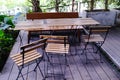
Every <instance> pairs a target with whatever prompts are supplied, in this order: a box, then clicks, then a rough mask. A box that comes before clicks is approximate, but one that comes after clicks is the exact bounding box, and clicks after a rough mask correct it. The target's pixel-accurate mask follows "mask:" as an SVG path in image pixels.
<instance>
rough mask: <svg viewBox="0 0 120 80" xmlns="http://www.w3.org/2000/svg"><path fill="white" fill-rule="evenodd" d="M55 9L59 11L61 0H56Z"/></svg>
mask: <svg viewBox="0 0 120 80" xmlns="http://www.w3.org/2000/svg"><path fill="white" fill-rule="evenodd" d="M55 11H56V12H59V0H56V1H55Z"/></svg>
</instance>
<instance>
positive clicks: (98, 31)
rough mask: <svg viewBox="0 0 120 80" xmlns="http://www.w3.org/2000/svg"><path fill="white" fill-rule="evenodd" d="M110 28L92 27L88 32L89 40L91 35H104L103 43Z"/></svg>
mask: <svg viewBox="0 0 120 80" xmlns="http://www.w3.org/2000/svg"><path fill="white" fill-rule="evenodd" d="M110 28H111V26H92V27H90V30H89V38H90V37H91V35H92V34H102V33H104V41H105V39H106V37H107V35H108V32H109V30H110Z"/></svg>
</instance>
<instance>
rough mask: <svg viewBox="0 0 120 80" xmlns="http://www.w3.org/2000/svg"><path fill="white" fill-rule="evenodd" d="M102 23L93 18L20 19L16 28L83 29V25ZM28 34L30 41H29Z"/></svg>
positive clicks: (34, 29)
mask: <svg viewBox="0 0 120 80" xmlns="http://www.w3.org/2000/svg"><path fill="white" fill-rule="evenodd" d="M98 24H100V23H99V22H97V21H96V20H94V19H92V18H60V19H59V18H58V19H38V20H37V19H36V20H26V21H20V22H19V23H17V24H16V27H15V30H26V31H28V32H29V33H30V32H32V31H34V32H35V31H44V30H71V29H83V27H82V26H86V25H98ZM29 36H30V35H28V42H29Z"/></svg>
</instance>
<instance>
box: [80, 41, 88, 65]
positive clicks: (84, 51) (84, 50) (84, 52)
mask: <svg viewBox="0 0 120 80" xmlns="http://www.w3.org/2000/svg"><path fill="white" fill-rule="evenodd" d="M87 45H88V42H87V43H86V44H85V48H84V49H83V52H82V53H81V54H85V57H86V64H87V60H88V57H87V52H86V49H87Z"/></svg>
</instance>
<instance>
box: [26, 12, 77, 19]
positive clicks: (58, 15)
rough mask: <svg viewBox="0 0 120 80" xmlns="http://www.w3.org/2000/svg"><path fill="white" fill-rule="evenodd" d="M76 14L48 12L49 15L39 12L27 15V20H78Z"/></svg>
mask: <svg viewBox="0 0 120 80" xmlns="http://www.w3.org/2000/svg"><path fill="white" fill-rule="evenodd" d="M78 17H79V15H78V12H49V13H41V12H32V13H27V14H26V18H27V19H32V20H34V19H56V18H78Z"/></svg>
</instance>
